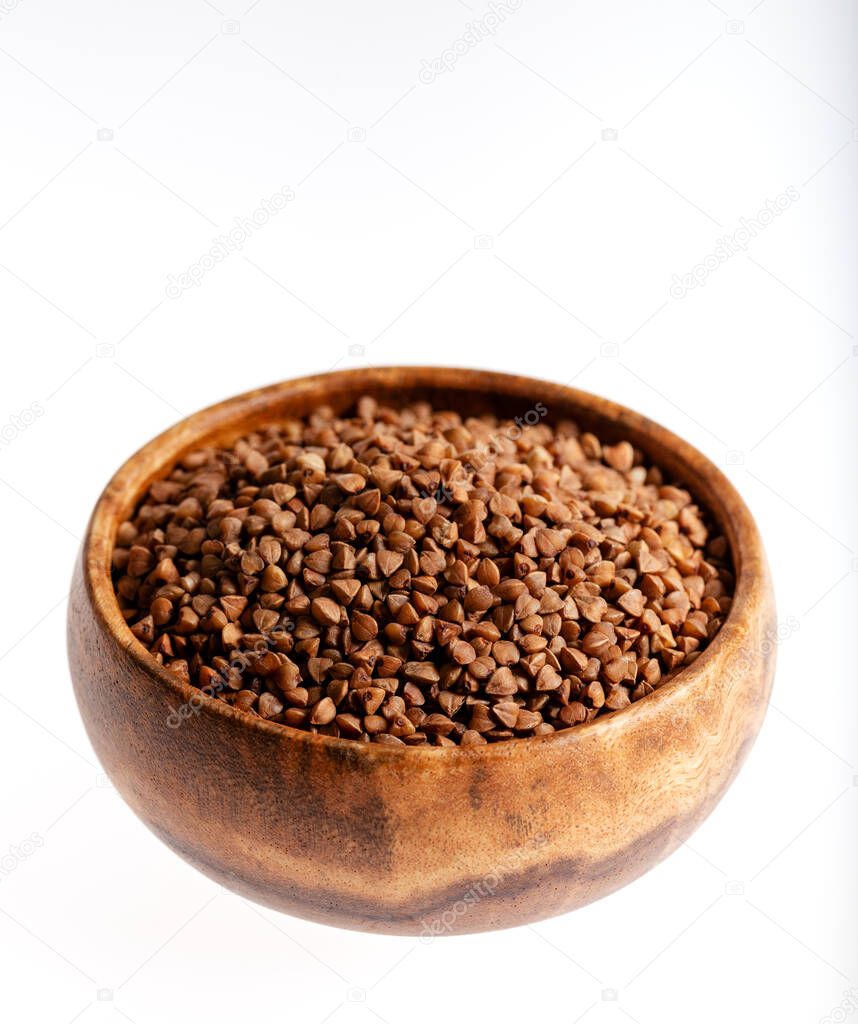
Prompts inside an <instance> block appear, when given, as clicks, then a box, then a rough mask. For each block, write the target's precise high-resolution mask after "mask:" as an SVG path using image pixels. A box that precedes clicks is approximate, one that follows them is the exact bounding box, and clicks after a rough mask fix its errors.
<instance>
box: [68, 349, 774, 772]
mask: <svg viewBox="0 0 858 1024" xmlns="http://www.w3.org/2000/svg"><path fill="white" fill-rule="evenodd" d="M403 378H407V379H405V380H404V379H403ZM332 385H340V386H341V388H342V390H343V391H344V392H345V391H349V392H351V393H352V394H353V395H355V396H356V395H357V394H361V393H367V394H373V393H377V392H379V391H383V390H385V388H387V389H392V388H396V387H404V388H425V389H427V390H437V391H439V392H441V391H445V390H449V391H460V392H467V391H470V392H474V391H479V392H482V393H484V394H486V395H492V394H495V395H498V396H502V397H504V398H506V399H512V398H520V399H524V398H527V397H529V396H535V395H539V396H540V398H543V397H544V396H549V397H550V396H553V397H554V399H555V400H556V401H562V402H564V403H566V404H567V405H570V406H574V407H577V408H580V409H581V410H582V411H583V415H582V419H585V420H586V419H587V417H588V416H590V415H592V417H593V418H596V419H600V420H610V421H616V422H617V423H618V424H621V425H623V426H625V427H626V428H629V429H631V430H633V431H634V432H635V433H637V434H642V435H644V436H645V437H646V439H647V441H652V442H653V443H654V444H655V445H660V446H664V447H666V448H668V449H669V450H670V451H671V452H672V454H671V458H672V459H673V460H674V461H676V462H677V464H680V465H682V466H683V467H689V472H688V475H690V476H697V477H699V478H701V479H704V478H706V479H708V481H709V486H710V487H711V489H712V491H713V493H714V494H715V495H716V497H717V500H716V501H715V502H714V503H713V502H701V504H703V505H704V507H705V508H706V510H707V512H709V513H710V515H712V516H713V517H714V518H715V519H716V521H717V522H718V525H719V526H720V528H721V529H722V530H723V531H724V534H725V536H726V537H727V540H728V543H729V545H730V551H731V555H732V559H733V568H734V572H735V589H734V592H733V601H732V604H731V607H730V610H729V612H728V614H727V617H726V618H725V620H724V622H723V623H722V625H721V628H720V629H719V630H718V633H717V634H716V636H715V638H714V639H713V641H712V642H711V643H710V644H708V645H707V647H706V648H705V649H704V651H703V652H702V653H701V654H700V656H699V657H698V658H696V659H695V660H694V661H693V662H692V663H691V664H690V665H688V666H686V667H685V668H682V669H680V670H679V671H678V672H676V673H675V674H674V675H673V676H672V677H670V678H669V679H668V681H667V682H666V683H664V684H663V685H662V686H660V687H659V688H658V689H656V690H654V691H653V693H651V694H648V695H647V696H646V697H645V698H642V699H641V700H638V701H635V702H634V703H632V704H630V705H628V706H627V707H625V708H622V709H621V710H620V711H615V712H613V713H612V714H610V715H601V716H599V717H597V718H595V719H593V720H592V721H590V722H586V723H582V724H580V725H576V726H574V727H572V728H568V729H560V730H556V731H555V732H553V733H548V734H546V735H543V736H527V737H513V738H512V739H508V740H500V741H498V742H495V743H485V744H476V745H474V746H464V747H463V746H461V744H456V745H455V746H452V747H433V746H430V745H428V744H420V745H419V746H414V747H409V746H408V745H402V746H387V745H384V744H378V743H360V742H357V741H355V740H353V739H348V738H344V737H337V736H327V735H324V734H322V733H312V732H309V731H308V730H304V729H298V728H295V727H294V726H289V725H285V724H283V723H280V722H270V721H267V720H266V719H262V718H254V717H251V716H250V715H247V714H245V713H244V712H242V711H240V710H238V709H236V708H234V707H232V706H231V705H229V704H226V703H225V702H224V701H221V700H218V699H217V698H215V697H213V696H210V695H207V694H206V693H205V692H204V691H203V690H201V689H200V688H199V687H196V686H194V685H192V684H190V683H185V682H183V681H182V680H181V679H179V678H178V677H177V676H176V675H175V674H174V673H172V672H170V671H169V669H167V668H165V667H164V666H163V665H161V664H159V663H158V662H157V661H156V660H155V659H154V657H153V656H152V655H151V654H150V653H149V651H148V650H147V649H146V648H145V647H144V646H143V644H142V643H140V641H139V640H137V638H136V637H135V636H134V635H133V634H132V632H131V630H130V628H129V626H128V625H127V623H126V622H125V620H124V618H123V617H122V614H121V612H120V609H119V603H118V600H117V597H116V592H115V589H114V586H113V579H112V572H111V557H112V551H113V541H114V537H115V532H116V527H117V526H118V525H119V523H120V521H121V519H122V513H123V510H124V509H125V508H133V507H134V506H135V505H136V504H137V502H138V501H139V498H140V496H141V495H142V493H143V492H144V491H145V489H146V488H147V487H148V486H149V484H150V483H151V482H152V481H153V480H155V479H158V478H159V477H160V476H161V475H162V474H163V471H164V469H165V468H166V467H167V466H169V465H172V464H173V463H174V462H175V460H176V459H177V458H178V457H179V456H180V454H181V453H182V452H183V451H187V450H188V449H189V448H191V447H193V446H194V445H195V444H199V443H201V441H203V439H206V438H211V437H213V436H214V435H215V434H217V433H218V432H220V433H223V434H226V435H227V436H228V435H229V433H230V429H229V424H230V422H231V421H232V422H233V423H234V422H235V421H236V420H238V419H239V418H240V417H241V416H247V415H250V416H257V417H258V421H259V424H260V425H262V424H264V423H266V422H274V421H275V420H276V419H277V418H278V415H275V414H274V413H273V410H272V406H274V405H276V404H277V403H278V402H282V401H284V400H285V401H287V402H288V399H289V397H290V395H291V396H292V397H293V398H294V397H295V396H297V395H299V394H301V393H306V392H312V391H315V390H317V389H320V388H321V389H325V388H327V389H328V391H332V390H333V388H332ZM325 401H326V397H325V396H324V392H323V395H322V396H320V404H324V402H325ZM452 404H454V403H451V405H452ZM545 404H547V405H548V408H549V409H550V408H551V406H550V404H548V403H547V402H546V403H545ZM265 413H269V415H268V417H267V418H266V415H264V414H265ZM284 414H288V411H287V410H286V409H284V410H282V411H281V412H280V413H279V416H281V417H282V416H283V415H284ZM563 416H564V417H566V418H575V414H573V413H568V414H567V413H564V414H563ZM203 425H205V426H206V429H200V428H201V427H202V426H203ZM248 429H250V428H249V427H247V426H243V427H241V428H240V429H239V430H237V431H236V430H235V429H234V428H233V429H232V435H233V436H234V437H235V436H241V434H242V433H246V432H247V430H248ZM635 444H636V446H639V447H641V448H642V449H643V450H644V451H645V452H647V445H646V443H644V444H640V445H638V442H637V441H636V442H635ZM165 449H166V450H167V452H168V455H167V457H164V450H165ZM647 454H648V455H650V452H647ZM150 460H151V461H152V463H153V465H154V466H155V467H156V468H154V469H152V470H150V471H149V472H148V473H147V474H145V475H144V476H141V474H140V467H141V465H144V464H146V463H147V462H148V461H150ZM656 461H657V460H656ZM692 467H693V468H692ZM673 475H675V476H680V475H681V474H673ZM132 485H133V486H132ZM129 494H131V495H132V498H133V500H130V501H129V499H128V495H129ZM80 559H81V562H82V570H83V584H84V588H85V592H86V595H87V598H88V600H89V603H90V606H91V608H92V611H93V614H94V615H95V617H96V619H97V621H98V624H99V626H100V627H101V629H102V631H103V633H104V634H105V635H106V636H108V637H109V638H110V640H111V641H112V642H113V643H115V644H117V645H118V646H119V647H120V648H121V649H122V650H124V651H125V652H126V654H127V655H128V656H129V657H130V658H131V659H132V660H133V662H134V663H135V665H136V667H137V668H138V670H139V671H140V672H142V673H144V674H145V675H148V676H149V677H151V678H153V679H155V680H156V681H157V682H158V683H160V684H161V685H163V686H165V687H166V688H167V690H168V691H171V692H172V693H173V694H174V695H175V696H176V697H177V698H179V699H180V700H181V701H182V705H180V706H183V705H189V704H190V703H191V701H192V700H194V701H195V704H194V711H195V713H196V714H215V715H221V716H223V717H224V718H225V719H228V720H231V721H233V722H235V723H237V725H238V726H239V727H243V728H248V729H251V730H258V731H260V732H262V733H263V734H268V735H270V736H273V737H278V738H279V739H280V740H281V741H283V742H294V743H301V744H308V745H309V746H310V747H311V748H312V747H324V748H328V749H329V750H331V751H338V752H340V753H342V754H344V755H346V756H347V757H350V758H354V757H364V758H366V757H368V758H372V759H374V760H377V759H382V760H387V759H396V760H397V761H398V760H399V759H401V758H403V757H406V758H409V759H418V758H420V759H422V758H427V757H428V758H432V759H433V760H434V761H436V763H437V759H438V758H445V759H450V758H456V759H457V758H467V759H470V758H474V757H483V758H484V757H492V758H494V757H510V756H513V754H514V753H515V752H517V751H521V750H531V751H532V750H533V749H534V747H535V746H536V745H538V744H555V745H556V744H573V745H574V744H577V743H578V742H580V741H581V740H582V739H583V737H584V736H587V737H588V738H589V737H592V736H593V735H594V734H596V735H599V734H600V733H606V734H607V736H606V737H605V738H606V740H607V739H608V738H609V736H610V734H611V732H613V731H614V730H619V729H623V728H627V727H628V726H629V725H630V724H631V723H632V722H648V721H651V720H653V719H654V718H655V717H656V716H658V715H659V714H660V713H661V712H663V711H664V710H665V709H668V710H669V708H670V705H671V704H674V705H676V706H677V707H676V710H678V705H679V703H680V701H681V699H682V697H683V694H685V693H687V692H688V691H690V689H691V687H692V684H693V683H694V682H695V680H699V679H700V678H701V677H702V676H705V675H706V674H707V673H708V671H709V666H710V664H711V663H713V662H714V661H716V659H718V658H721V657H729V656H730V655H731V654H735V653H736V652H737V651H738V650H740V649H741V648H742V646H743V645H744V642H745V640H746V638H747V634H748V621H749V617H750V613H751V612H752V611H753V608H754V606H755V605H756V604H757V603H758V602H759V600H760V598H761V596H762V595H763V593H764V591H765V590H766V589H767V587H768V580H767V574H766V572H765V571H757V572H748V571H747V566H748V564H749V563H753V564H755V565H756V566H757V567H758V568H759V567H761V566H765V564H766V561H765V553H764V549H763V545H762V540H761V537H760V534H759V531H758V528H757V525H756V523H755V521H754V518H753V516H752V514H751V512H750V510H749V509H748V507H747V506H746V504H745V502H744V501H743V499H742V498H741V496H740V495H739V493H738V491H737V490H736V489H735V488H734V487H733V485H732V484H731V483H730V481H729V480H728V479H727V478H726V477H725V476H724V474H723V473H722V472H721V470H719V469H718V467H717V466H715V465H714V463H712V462H711V461H710V460H709V459H708V458H707V457H706V456H705V455H703V454H702V453H701V452H700V451H699V450H698V449H697V448H695V447H694V446H693V445H691V444H690V443H689V442H687V441H684V440H683V439H682V438H681V437H679V436H678V435H676V434H674V433H673V432H672V431H670V430H668V429H667V428H666V427H663V426H661V425H660V424H658V423H656V422H655V421H653V420H651V419H649V418H648V417H646V416H644V415H643V414H641V413H638V412H635V411H634V410H632V409H629V408H628V407H627V406H623V405H621V404H619V403H617V402H614V401H612V400H610V399H606V398H603V397H601V396H599V395H595V394H593V393H591V392H588V391H582V390H579V389H577V388H573V387H570V386H569V385H566V384H556V383H553V382H550V381H546V380H542V379H539V378H535V377H524V376H521V375H518V374H508V373H500V372H497V371H493V370H483V369H472V368H464V367H446V366H445V367H437V366H436V367H433V366H421V365H416V366H374V367H369V368H366V369H358V370H339V371H334V372H328V373H319V374H311V375H308V376H304V377H296V378H291V379H287V380H283V381H278V382H277V383H274V384H269V385H266V386H264V387H261V388H257V389H253V390H251V391H245V392H242V393H241V394H238V395H235V396H232V397H230V398H227V399H224V400H223V401H220V402H217V403H215V404H213V405H210V406H206V407H205V408H203V409H201V410H199V411H198V412H195V413H192V414H191V415H190V416H187V417H185V418H183V419H181V420H179V421H178V422H177V423H175V424H173V425H172V426H170V427H168V428H167V429H166V430H164V431H162V432H161V433H160V434H158V435H157V436H155V437H154V438H152V439H151V440H150V441H148V442H147V443H146V444H145V445H143V446H142V447H141V448H138V449H137V451H135V452H134V453H133V454H132V455H131V456H129V458H127V459H126V460H125V462H123V463H122V465H121V466H120V467H119V469H118V470H117V471H116V472H115V473H114V474H113V476H112V477H111V479H110V481H109V482H108V484H107V485H106V487H105V488H104V490H103V491H102V492H101V494H100V496H99V498H98V500H97V502H96V504H95V507H94V509H93V512H92V515H91V517H90V521H89V524H88V526H87V530H86V533H85V535H84V539H83V543H82V546H81V552H80ZM743 569H744V571H743ZM176 731H177V732H178V731H179V730H178V729H177V730H176Z"/></svg>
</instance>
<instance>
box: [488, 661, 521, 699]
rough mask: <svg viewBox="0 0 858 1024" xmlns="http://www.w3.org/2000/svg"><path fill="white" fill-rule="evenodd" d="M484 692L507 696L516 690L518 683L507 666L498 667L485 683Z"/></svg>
mask: <svg viewBox="0 0 858 1024" xmlns="http://www.w3.org/2000/svg"><path fill="white" fill-rule="evenodd" d="M485 690H486V693H490V694H491V695H492V696H500V697H508V696H510V695H511V694H513V693H517V692H518V683H517V682H516V679H515V676H514V675H513V674H512V672H511V671H510V669H508V668H499V669H498V670H497V672H495V673H494V674H493V675H492V677H491V679H490V680H489V681H488V683H486V687H485Z"/></svg>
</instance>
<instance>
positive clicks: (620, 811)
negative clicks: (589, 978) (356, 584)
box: [69, 566, 774, 936]
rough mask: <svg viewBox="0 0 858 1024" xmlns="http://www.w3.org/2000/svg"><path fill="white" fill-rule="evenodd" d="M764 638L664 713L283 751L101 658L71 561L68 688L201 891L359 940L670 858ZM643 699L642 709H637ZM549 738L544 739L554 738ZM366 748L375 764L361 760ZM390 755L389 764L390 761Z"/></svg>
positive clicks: (759, 701)
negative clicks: (442, 744)
mask: <svg viewBox="0 0 858 1024" xmlns="http://www.w3.org/2000/svg"><path fill="white" fill-rule="evenodd" d="M773 626H774V608H773V604H772V602H771V596H770V591H769V589H768V585H767V583H766V585H765V586H763V587H761V601H760V604H759V606H758V614H757V615H756V616H755V617H754V618H753V620H751V621H749V623H748V624H747V627H742V628H739V627H736V628H734V629H733V630H732V631H731V633H732V635H731V636H729V637H726V638H725V641H726V642H725V643H722V645H721V649H720V651H719V656H718V658H716V659H712V660H710V661H709V662H708V664H707V665H706V666H705V671H703V672H701V673H700V674H699V675H697V676H696V677H695V678H694V679H693V680H689V681H688V685H683V686H682V687H677V688H674V689H673V690H672V691H671V692H670V693H669V694H665V698H666V699H663V700H660V699H653V698H657V697H658V696H660V695H659V694H656V695H653V698H648V699H647V701H646V702H643V703H642V704H641V706H640V707H639V708H638V709H637V710H638V712H639V713H637V714H635V715H629V716H626V715H624V714H622V713H620V714H618V715H615V716H612V717H609V718H606V719H604V720H600V721H597V722H596V723H593V725H592V726H589V727H584V728H581V729H579V730H571V731H570V732H568V733H566V734H564V735H563V736H562V737H555V740H557V739H562V742H544V741H539V740H535V741H534V740H528V741H525V742H518V743H512V744H504V745H503V749H501V748H500V747H499V748H498V750H497V752H495V751H493V750H491V749H488V750H487V749H486V748H477V753H478V755H479V754H488V756H473V753H474V751H468V750H467V749H465V750H455V751H454V750H449V749H446V750H438V751H414V750H411V751H407V752H405V755H406V756H397V754H399V753H400V752H398V751H392V752H388V751H387V750H381V751H378V753H379V754H381V756H373V757H366V756H363V754H364V752H363V751H361V750H351V749H350V748H349V747H348V746H347V745H343V744H338V745H336V744H325V743H316V744H311V743H306V742H300V741H298V742H290V741H289V740H288V739H287V740H286V741H284V739H283V736H282V735H278V734H277V732H276V731H275V730H269V731H263V730H255V729H247V728H236V727H235V725H236V723H234V722H233V721H232V720H231V717H230V716H224V715H218V714H210V713H206V710H205V709H204V708H199V709H198V710H197V712H195V713H191V714H190V715H189V716H188V717H187V718H185V719H183V720H182V724H181V725H180V726H179V727H178V728H173V727H171V724H170V723H171V722H172V723H173V724H175V721H176V719H175V717H174V712H176V711H177V710H179V709H178V708H177V701H176V699H175V696H174V695H171V694H170V692H169V691H167V690H166V689H165V687H164V686H163V684H162V683H161V681H160V680H159V679H157V678H156V677H155V676H154V675H152V674H148V673H141V671H140V668H139V665H138V663H137V661H136V660H135V659H134V658H133V657H132V656H131V654H130V652H129V651H128V650H127V649H124V650H123V649H119V650H117V647H116V643H115V640H114V638H113V637H112V636H111V635H110V634H108V633H105V631H104V628H103V625H102V624H101V623H100V621H99V619H98V617H97V616H96V615H95V614H94V612H93V608H92V604H91V602H90V600H89V597H88V595H87V592H86V586H85V583H84V580H83V578H82V572H81V568H80V566H78V569H77V572H76V578H75V584H74V587H73V592H72V599H71V604H70V612H69V651H70V659H71V666H72V678H73V680H74V685H75V692H76V695H77V699H78V703H79V705H80V709H81V713H82V716H83V719H84V722H85V724H86V727H87V731H88V733H89V736H90V739H91V741H92V743H93V746H94V748H95V751H96V753H97V754H98V757H99V758H100V760H101V762H102V764H103V765H104V768H105V770H106V771H107V772H108V774H109V775H110V777H111V779H112V780H113V782H114V784H115V786H116V788H117V789H118V790H119V792H120V793H121V794H122V796H123V797H124V799H125V800H126V801H127V802H128V804H129V805H130V806H131V808H132V809H133V810H134V811H135V812H136V813H137V815H138V816H139V817H140V818H141V819H142V820H143V821H144V822H145V823H146V824H147V825H148V826H149V827H150V828H151V829H152V830H153V831H154V832H155V833H156V834H157V835H158V836H159V837H160V838H161V839H162V840H163V841H164V842H166V843H167V844H168V845H169V846H171V847H172V848H173V849H174V850H175V851H176V852H178V853H179V854H181V855H182V856H183V857H184V858H185V859H187V860H188V861H190V862H191V863H192V864H193V865H194V866H195V867H197V868H198V869H200V870H201V871H203V872H205V873H206V874H208V875H210V876H211V877H212V878H214V879H215V880H216V881H218V882H220V883H221V884H223V885H225V886H228V887H229V888H231V889H234V890H236V891H238V892H240V893H241V894H242V895H245V896H247V897H249V898H251V899H254V900H257V901H258V902H260V903H263V904H266V905H268V906H271V907H274V908H276V909H278V910H282V911H285V912H287V913H292V914H297V915H299V916H302V917H306V918H310V919H313V920H317V921H322V922H325V923H329V924H336V925H340V926H345V927H351V928H359V929H364V930H368V931H383V932H393V933H400V934H423V935H427V936H428V935H439V934H447V933H462V932H471V931H482V930H484V929H491V928H503V927H509V926H511V925H516V924H523V923H526V922H528V921H535V920H539V919H541V918H544V917H549V916H552V915H554V914H558V913H562V912H564V911H568V910H571V909H573V908H575V907H578V906H582V905H584V904H586V903H589V902H591V901H592V900H595V899H598V898H600V897H601V896H604V895H606V894H608V893H609V892H612V891H614V890H615V889H618V888H620V887H621V886H623V885H625V884H626V883H627V882H629V881H631V880H633V879H634V878H636V877H638V876H639V875H641V874H643V873H644V872H645V871H646V870H648V869H649V868H650V867H652V866H653V865H654V864H656V863H657V862H658V861H660V860H661V859H662V858H663V857H665V856H667V855H668V854H669V853H671V852H672V851H673V850H674V849H676V847H677V846H678V845H679V844H680V843H681V842H683V841H684V840H685V839H686V838H687V837H688V836H689V835H690V834H691V833H692V832H693V831H694V829H695V828H697V826H698V825H699V824H700V823H701V822H702V821H703V819H704V818H705V817H706V816H707V815H708V814H709V812H710V811H711V810H712V808H713V807H714V806H715V804H716V803H717V801H718V800H719V798H720V797H721V795H722V793H723V792H724V790H725V789H726V788H727V786H728V785H729V784H730V782H731V781H732V779H733V777H734V776H735V774H736V772H737V771H738V769H739V767H740V765H741V763H742V761H743V760H744V757H745V755H746V754H747V751H748V749H749V747H750V745H751V743H752V741H753V739H754V737H755V735H756V733H757V730H758V728H759V725H760V723H761V721H762V717H763V714H764V711H765V705H766V701H767V698H768V693H769V689H770V686H771V679H772V674H773V667H774V666H773V661H772V658H771V655H769V654H767V651H768V648H769V647H770V646H771V645H767V644H766V642H765V638H766V637H767V636H770V635H771V633H770V630H771V629H772V628H773ZM644 705H646V706H644ZM548 739H551V738H550V737H549V738H548ZM373 753H375V751H374V752H373ZM390 755H392V756H390Z"/></svg>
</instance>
